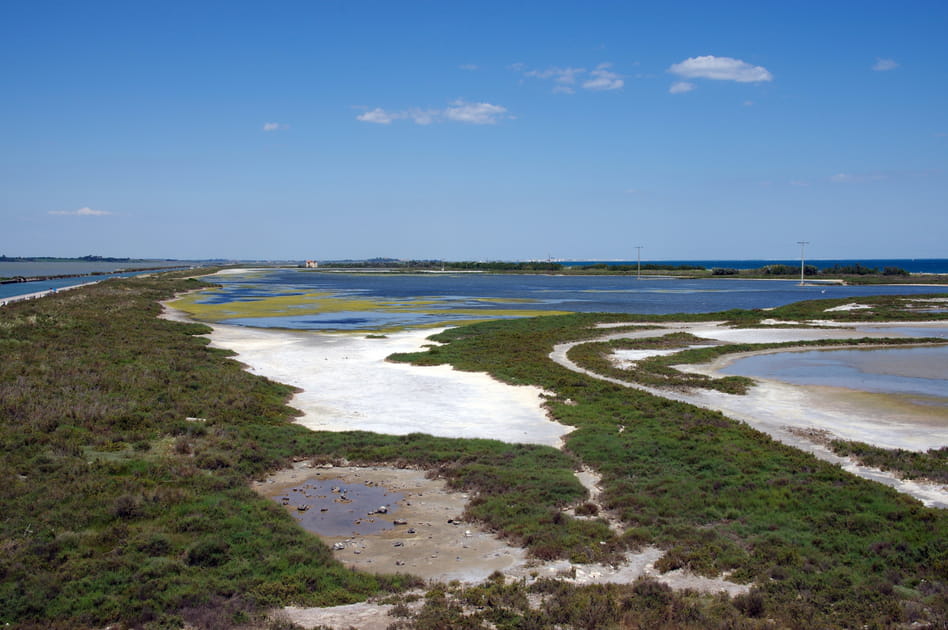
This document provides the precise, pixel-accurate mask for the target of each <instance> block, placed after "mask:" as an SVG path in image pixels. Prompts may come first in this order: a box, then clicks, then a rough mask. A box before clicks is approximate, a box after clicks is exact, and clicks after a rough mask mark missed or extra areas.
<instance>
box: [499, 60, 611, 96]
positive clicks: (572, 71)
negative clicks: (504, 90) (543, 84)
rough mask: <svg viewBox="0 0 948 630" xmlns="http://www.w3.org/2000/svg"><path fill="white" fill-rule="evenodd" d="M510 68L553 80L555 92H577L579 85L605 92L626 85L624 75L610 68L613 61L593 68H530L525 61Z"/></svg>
mask: <svg viewBox="0 0 948 630" xmlns="http://www.w3.org/2000/svg"><path fill="white" fill-rule="evenodd" d="M509 68H510V69H511V70H513V71H514V72H518V73H520V74H522V75H523V76H524V77H525V78H527V79H540V80H543V81H552V82H553V84H554V85H553V90H552V91H553V93H554V94H575V93H576V88H577V87H582V88H583V89H585V90H590V91H594V92H603V91H609V90H618V89H620V88H621V87H622V86H624V85H625V80H624V79H623V77H622V75H621V74H619V73H617V72H615V71H613V70H611V69H610V68H612V64H611V63H601V64H599V65H598V66H596V67H595V68H593V69H592V70H588V69H586V68H578V67H573V66H566V67H559V66H551V67H549V68H544V69H542V70H540V69H533V70H530V69H528V68H527V66H526V64H523V63H515V64H511V65H510V66H509Z"/></svg>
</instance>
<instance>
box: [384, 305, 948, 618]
mask: <svg viewBox="0 0 948 630" xmlns="http://www.w3.org/2000/svg"><path fill="white" fill-rule="evenodd" d="M597 321H598V319H597V318H596V317H595V316H591V315H575V316H566V317H548V318H542V319H537V320H520V321H506V322H495V323H487V324H478V325H474V326H468V327H464V328H457V329H451V330H448V331H446V332H444V333H442V334H441V335H438V336H437V337H435V339H437V340H438V341H441V342H443V343H445V344H446V345H444V346H440V347H437V348H432V349H430V350H429V351H428V352H427V353H421V354H416V355H409V356H405V355H403V356H400V357H396V358H398V359H399V360H410V361H412V362H415V363H420V364H433V363H450V364H451V365H454V366H455V367H456V368H459V369H464V370H474V371H486V372H489V373H491V374H493V375H494V376H496V377H497V378H499V379H501V380H503V381H506V382H510V383H517V384H520V383H531V384H535V385H539V386H541V387H544V388H546V389H548V390H551V391H554V392H556V394H557V397H556V399H555V400H554V401H552V402H551V404H550V409H551V411H552V413H553V415H554V417H555V418H556V419H557V420H558V421H560V422H563V423H565V424H569V425H572V426H575V427H576V430H575V431H574V432H573V433H571V434H570V435H569V436H568V437H567V448H568V450H569V451H570V452H571V453H573V454H574V455H575V456H576V457H578V458H580V459H581V460H582V461H583V462H585V463H586V464H588V465H590V466H592V467H594V468H595V469H596V470H598V471H599V473H600V474H601V475H602V477H603V484H602V485H603V499H604V501H605V503H606V504H607V507H609V508H610V509H612V510H614V511H616V512H617V513H618V514H619V516H620V518H621V519H622V521H623V522H624V524H625V526H626V531H625V534H624V536H623V542H625V543H626V544H628V545H629V546H633V547H634V546H636V545H639V544H644V543H651V544H658V545H660V546H663V547H665V548H667V549H669V553H668V554H667V555H666V556H665V557H664V558H663V559H662V561H661V562H660V563H659V565H660V568H662V569H674V568H679V567H684V568H689V569H691V570H694V571H697V572H700V573H705V574H708V575H714V574H718V573H720V572H722V571H728V572H731V574H732V576H733V579H738V580H748V581H753V582H755V583H756V584H758V585H759V593H760V597H761V598H762V602H763V603H762V606H763V607H764V609H766V615H767V616H768V617H771V618H776V619H778V620H780V623H781V625H786V626H789V627H801V628H803V627H809V628H812V627H857V626H862V625H864V624H867V625H870V626H878V627H889V626H895V625H898V624H900V623H903V622H905V623H907V622H911V621H913V620H928V621H932V622H934V623H935V625H936V626H937V625H938V624H944V623H946V622H948V617H946V611H948V597H946V593H948V591H946V584H945V576H946V575H948V543H946V539H948V518H946V515H945V514H944V512H942V511H938V510H933V509H926V508H924V507H923V506H922V505H921V504H920V503H918V502H917V501H915V500H913V499H910V498H908V497H905V496H903V495H900V494H898V493H896V492H895V491H894V490H891V489H889V488H886V487H884V486H881V485H878V484H875V483H872V482H868V481H865V480H863V479H860V478H857V477H855V476H852V475H849V474H847V473H845V472H843V471H841V470H840V469H839V468H837V467H835V466H832V465H829V464H827V463H824V462H822V461H820V460H817V459H816V458H814V457H812V456H810V455H807V454H804V453H802V452H800V451H797V450H795V449H792V448H790V447H787V446H784V445H782V444H780V443H777V442H775V441H773V440H771V439H770V438H769V437H767V436H766V435H764V434H761V433H759V432H756V431H754V430H752V429H750V428H749V427H747V426H746V425H744V424H741V423H738V422H735V421H732V420H730V419H728V418H726V417H724V416H723V415H721V414H719V413H716V412H712V411H707V410H703V409H700V408H697V407H693V406H690V405H687V404H683V403H677V402H673V401H669V400H665V399H660V398H656V397H654V396H650V395H648V394H646V393H643V392H639V391H635V390H629V389H627V388H623V387H619V386H615V385H611V384H609V383H604V382H601V381H596V380H594V379H590V378H586V377H584V376H582V375H579V374H575V373H573V372H570V371H568V370H566V369H565V368H561V367H560V366H558V365H556V364H554V363H552V362H551V361H550V360H549V359H548V358H547V355H548V353H549V352H550V351H551V350H552V348H553V346H554V344H556V343H561V342H563V341H568V340H576V339H579V338H582V337H583V335H584V334H585V335H586V336H592V335H597V334H601V331H593V330H591V329H590V328H589V326H590V325H592V324H593V323H596V322H597Z"/></svg>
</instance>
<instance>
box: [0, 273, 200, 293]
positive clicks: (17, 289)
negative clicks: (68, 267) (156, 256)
mask: <svg viewBox="0 0 948 630" xmlns="http://www.w3.org/2000/svg"><path fill="white" fill-rule="evenodd" d="M174 269H184V267H177V268H168V269H164V271H173V270H174ZM144 273H156V272H155V271H130V272H126V273H110V274H107V275H95V276H79V277H75V278H56V279H55V280H37V281H35V282H12V283H10V284H0V300H5V299H7V298H11V297H16V296H18V295H26V294H28V293H39V292H40V291H49V290H50V289H62V288H65V287H74V286H76V285H79V284H86V283H88V282H98V281H100V280H106V279H108V278H130V277H132V276H139V275H141V274H144Z"/></svg>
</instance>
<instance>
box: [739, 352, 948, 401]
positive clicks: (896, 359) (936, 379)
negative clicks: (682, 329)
mask: <svg viewBox="0 0 948 630" xmlns="http://www.w3.org/2000/svg"><path fill="white" fill-rule="evenodd" d="M720 372H721V373H722V374H732V375H738V376H748V377H751V378H755V377H756V378H766V379H773V380H778V381H784V382H787V383H793V384H797V385H824V386H828V387H843V388H847V389H853V390H859V391H867V392H879V393H885V394H907V395H911V396H917V397H921V398H923V399H924V404H936V405H938V406H946V407H948V345H946V346H925V347H915V348H883V349H878V348H877V349H865V350H852V349H850V350H809V351H805V352H777V353H773V354H762V355H756V356H750V357H744V358H742V359H738V360H736V361H735V362H733V363H731V364H730V365H728V366H727V367H725V368H723V369H722V370H720ZM918 402H922V400H919V401H918Z"/></svg>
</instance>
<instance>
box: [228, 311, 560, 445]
mask: <svg viewBox="0 0 948 630" xmlns="http://www.w3.org/2000/svg"><path fill="white" fill-rule="evenodd" d="M213 329H214V332H213V333H212V334H211V336H210V337H211V344H212V345H213V346H215V347H218V348H227V349H229V350H232V351H234V352H236V353H237V359H238V360H239V361H241V362H243V363H245V364H247V365H248V366H249V367H248V369H249V371H250V372H252V373H254V374H259V375H262V376H266V377H267V378H270V379H273V380H275V381H278V382H281V383H286V384H288V385H293V386H294V387H298V388H300V389H301V390H303V391H301V392H299V393H298V394H296V395H295V396H294V397H293V399H292V400H291V401H290V405H291V406H293V407H295V408H297V409H299V410H300V411H302V412H303V415H302V416H301V417H300V418H299V419H298V420H297V422H299V424H301V425H303V426H305V427H307V428H310V429H313V430H315V431H351V430H360V431H372V432H376V433H385V434H389V435H406V434H409V433H415V432H421V433H428V434H431V435H436V436H440V437H455V438H487V439H494V440H502V441H504V442H514V443H529V444H543V445H547V446H559V445H560V438H561V437H562V436H563V435H564V434H566V433H568V432H569V431H570V430H571V428H570V427H566V426H564V425H561V424H558V423H556V422H553V421H551V420H550V419H549V418H548V417H547V414H546V411H544V409H543V408H542V403H543V398H542V393H543V392H542V391H541V390H540V389H539V388H537V387H529V386H521V387H513V386H510V385H506V384H503V383H500V382H499V381H496V380H495V379H493V378H491V377H490V376H488V375H486V374H481V373H472V372H460V371H458V370H455V369H453V368H451V367H449V366H433V367H418V366H412V365H407V364H402V363H390V362H387V361H386V360H385V358H386V357H387V356H389V355H390V354H392V353H396V352H414V351H417V350H420V349H422V346H423V345H424V344H426V343H431V342H429V341H427V340H426V338H427V337H428V336H430V335H433V334H435V333H437V332H439V331H438V330H424V331H407V332H399V333H392V334H389V335H387V336H386V337H385V338H367V337H366V336H364V335H352V334H321V333H311V332H292V331H275V330H265V329H257V328H246V327H241V326H226V325H214V326H213Z"/></svg>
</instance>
